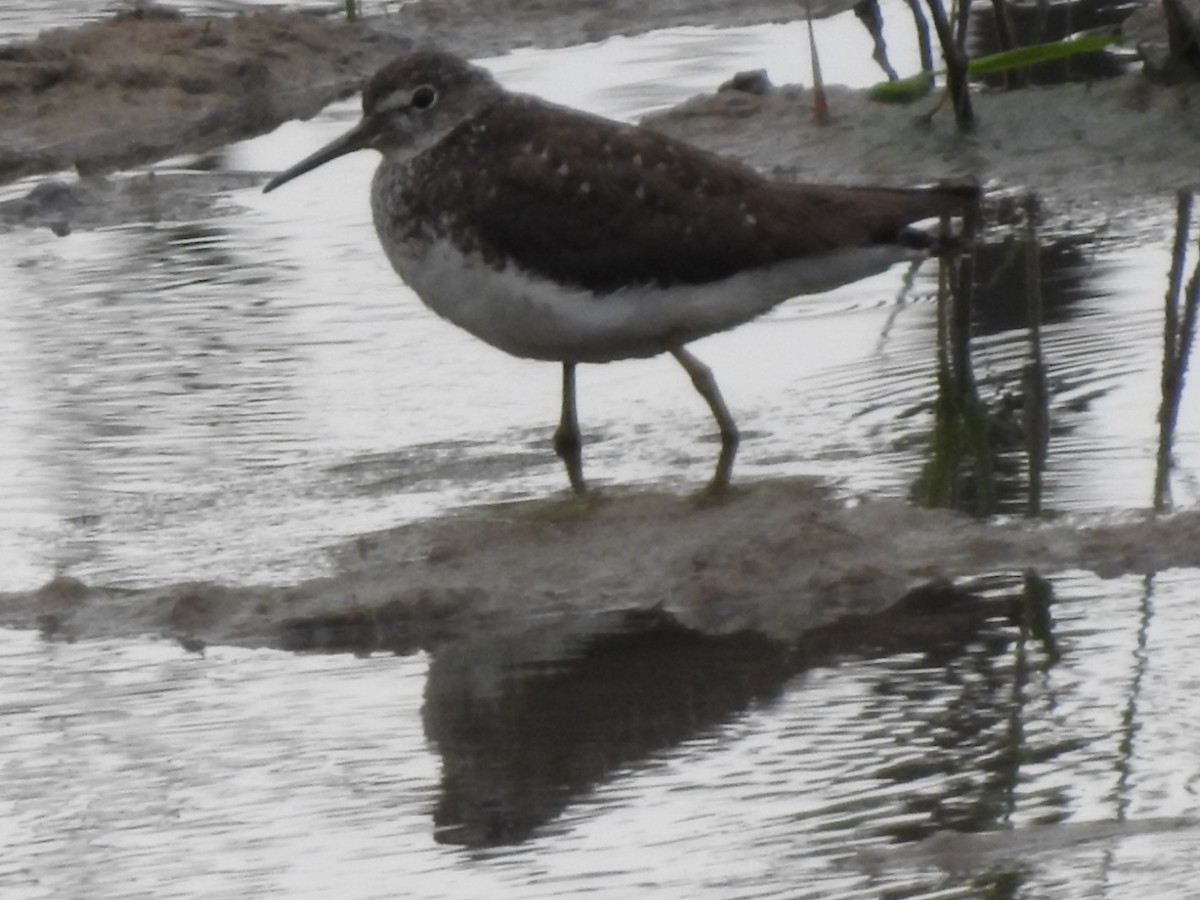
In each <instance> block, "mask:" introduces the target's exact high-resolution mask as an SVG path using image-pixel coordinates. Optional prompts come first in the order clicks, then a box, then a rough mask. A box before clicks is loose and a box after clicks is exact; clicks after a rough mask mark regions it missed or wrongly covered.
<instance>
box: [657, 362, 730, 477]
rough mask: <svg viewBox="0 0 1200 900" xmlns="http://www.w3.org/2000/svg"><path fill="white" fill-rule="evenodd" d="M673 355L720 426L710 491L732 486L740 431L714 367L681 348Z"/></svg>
mask: <svg viewBox="0 0 1200 900" xmlns="http://www.w3.org/2000/svg"><path fill="white" fill-rule="evenodd" d="M671 355H672V356H674V357H675V358H676V359H677V360H679V364H680V365H681V366H683V369H684V371H685V372H687V373H688V375H689V376H690V377H691V379H692V384H693V385H695V386H696V390H698V391H699V392H700V396H701V397H703V398H704V399H705V401H706V402H707V403H708V408H709V409H711V410H712V414H713V418H714V419H716V420H717V427H718V428H720V429H721V455H720V457H719V458H718V459H717V468H716V471H715V472H713V477H712V481H710V482H709V483H708V486H709V489H710V490H720V489H721V488H724V487H727V486H728V485H729V475H730V473H731V472H732V471H733V459H734V457H735V456H737V448H738V430H737V425H735V424H734V422H733V416H731V415H730V414H729V408H728V407H727V406H726V405H725V401H724V400H723V399H721V392H720V391H719V390H718V389H717V380H716V379H715V378H713V373H712V370H711V369H709V367H708V366H706V365H705V364H704V363H702V362H700V360H698V359H696V357H694V356H692V354H690V353H688V352H687V351H686V350H684V349H683V348H682V347H672V348H671Z"/></svg>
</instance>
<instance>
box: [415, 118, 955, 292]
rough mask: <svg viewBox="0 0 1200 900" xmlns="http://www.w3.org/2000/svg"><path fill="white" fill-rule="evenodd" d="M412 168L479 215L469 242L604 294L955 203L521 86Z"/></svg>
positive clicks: (846, 235)
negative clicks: (610, 114)
mask: <svg viewBox="0 0 1200 900" xmlns="http://www.w3.org/2000/svg"><path fill="white" fill-rule="evenodd" d="M416 177H417V178H418V179H419V180H420V182H421V183H422V184H423V186H424V190H423V194H424V195H425V197H426V198H427V202H432V203H437V202H439V201H438V200H437V199H436V198H438V197H445V198H449V197H451V196H453V200H454V202H453V204H450V203H449V202H446V203H445V204H444V206H445V208H447V209H448V208H451V207H453V209H454V210H455V212H454V213H453V215H455V216H456V217H457V216H461V217H462V221H464V222H470V223H471V225H472V226H473V227H472V231H473V235H472V240H474V241H476V242H477V243H478V246H475V247H472V248H469V249H476V250H479V251H481V252H483V253H484V255H485V256H488V257H491V258H493V259H495V260H496V261H500V260H509V261H512V262H514V263H515V264H516V265H518V266H520V267H521V268H523V269H526V270H529V271H532V272H536V273H539V274H541V275H544V276H546V277H548V278H552V279H555V280H557V281H559V282H562V283H564V284H574V285H578V286H580V287H584V288H587V289H590V290H593V291H595V292H597V293H601V294H603V293H609V292H612V291H615V290H618V289H620V288H622V287H627V286H631V285H638V284H657V285H661V286H669V285H677V284H703V283H707V282H712V281H718V280H721V279H724V278H727V277H729V276H731V275H734V274H736V273H738V272H741V271H744V270H747V269H754V268H758V267H763V266H769V265H771V264H772V263H775V262H779V261H782V260H788V259H795V258H797V257H803V256H808V255H814V254H819V253H822V252H823V251H828V250H831V249H835V248H840V247H846V246H853V245H868V244H874V243H881V242H891V241H895V240H896V239H897V236H898V234H899V232H900V231H901V230H902V229H903V228H904V226H905V225H907V224H909V223H911V222H913V221H916V220H918V219H923V218H927V217H929V216H933V215H937V214H939V213H942V212H949V211H951V210H952V209H954V208H956V207H957V205H958V204H961V198H959V197H955V196H950V195H945V196H944V195H942V194H939V193H938V192H930V191H891V190H881V189H854V188H840V187H826V186H805V185H786V184H780V183H776V182H771V181H768V180H766V179H764V178H762V177H761V176H759V175H757V174H756V173H755V172H753V171H752V170H750V169H748V168H746V167H744V166H742V165H740V164H738V163H735V162H733V161H730V160H727V159H724V158H721V157H718V156H714V155H712V154H708V153H705V152H703V151H700V150H697V149H695V148H693V147H690V146H688V145H687V144H683V143H681V142H679V141H675V140H673V139H671V138H668V137H665V136H663V135H660V134H658V133H656V132H653V131H650V130H647V129H642V128H633V127H630V126H623V125H620V124H618V123H615V122H611V121H608V120H606V119H600V118H596V117H592V116H588V115H585V114H581V113H578V112H576V111H574V110H568V109H564V108H561V107H555V106H551V105H549V104H545V103H543V102H542V101H538V100H536V99H534V98H527V97H510V98H504V99H503V100H501V101H499V102H498V103H496V104H494V105H493V106H492V107H490V108H489V109H488V110H486V111H485V112H484V113H483V114H481V115H480V116H479V117H477V118H476V119H475V120H473V121H472V122H471V123H468V125H466V126H464V127H463V128H461V129H460V130H459V131H458V132H456V133H454V134H452V135H451V136H449V137H448V138H447V139H446V140H445V141H443V143H442V144H441V145H439V146H438V147H437V148H435V149H434V150H433V151H431V152H430V153H428V154H425V156H424V157H423V158H422V159H421V160H420V161H419V163H418V171H417V173H416ZM426 212H431V211H426Z"/></svg>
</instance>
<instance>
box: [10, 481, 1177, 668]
mask: <svg viewBox="0 0 1200 900" xmlns="http://www.w3.org/2000/svg"><path fill="white" fill-rule="evenodd" d="M1195 566H1200V512H1197V511H1191V512H1185V513H1180V514H1177V515H1175V516H1171V517H1164V518H1145V519H1140V518H1139V519H1135V520H1130V521H1125V522H1120V523H1109V524H1103V525H1086V524H1084V525H1079V524H1075V523H1067V524H1029V523H1024V522H1014V523H1009V524H1003V523H1002V524H989V523H986V522H980V521H976V520H971V519H968V518H965V517H962V516H960V515H957V514H955V513H951V512H947V511H940V510H927V509H920V508H915V507H912V506H909V505H907V504H904V503H900V502H890V501H868V502H863V503H859V504H855V505H849V506H847V505H845V504H842V503H840V502H838V501H836V500H835V499H833V498H832V496H831V495H830V494H829V493H828V492H827V491H826V490H824V489H822V488H819V487H816V486H813V485H812V484H809V483H807V482H782V483H769V484H768V483H763V484H756V485H750V486H738V487H735V488H734V489H732V490H731V491H730V492H729V494H728V496H727V497H726V498H725V499H724V500H722V501H721V502H711V501H707V500H704V499H700V498H695V497H677V496H664V495H612V496H606V497H599V498H595V499H592V500H586V501H581V500H576V499H574V498H569V499H549V500H546V501H543V502H540V503H533V504H528V503H527V504H517V505H514V506H512V507H493V508H489V509H481V510H474V511H470V512H467V513H464V514H462V515H460V516H456V517H451V518H447V519H443V520H439V521H431V522H425V523H417V524H414V525H408V526H404V527H401V528H398V529H395V530H394V531H389V532H384V533H380V534H375V535H369V536H364V537H361V538H359V539H358V540H357V541H356V542H354V543H353V544H351V545H349V546H347V547H345V548H343V549H342V550H341V551H339V552H338V556H337V566H336V570H335V571H336V574H334V575H332V576H330V577H326V578H321V579H317V580H313V581H310V582H306V583H303V584H300V585H297V586H294V587H225V586H219V585H210V584H187V585H174V586H168V587H164V588H161V589H152V590H138V591H118V590H106V589H103V588H94V587H90V586H87V585H83V584H81V583H79V582H76V581H73V580H70V579H58V580H55V581H53V582H51V583H50V584H47V585H46V586H44V587H43V588H42V589H40V590H38V591H35V592H30V593H27V594H8V595H4V596H3V597H0V609H2V610H3V612H2V613H0V615H2V622H0V624H4V625H9V626H14V627H26V628H28V627H40V628H42V630H43V631H44V632H46V633H47V634H49V635H52V636H54V637H58V638H68V639H69V638H85V637H103V636H114V635H126V636H127V635H135V634H140V633H154V634H170V635H175V636H179V637H182V638H186V639H188V640H194V641H198V642H219V643H232V644H239V645H245V646H269V647H279V646H290V647H295V648H303V647H305V646H314V647H316V646H321V647H328V645H329V643H330V641H335V638H336V635H335V634H334V632H336V631H337V630H338V629H350V630H351V631H353V630H355V629H357V630H358V631H359V632H363V631H370V630H371V629H378V630H381V632H383V631H387V630H389V629H390V630H391V631H392V632H393V634H392V639H389V640H385V639H384V638H383V637H382V636H381V637H379V639H378V641H377V642H378V643H379V644H380V645H386V646H389V647H392V648H399V647H402V646H406V645H407V646H410V647H413V648H415V647H419V646H431V645H434V644H437V643H439V642H441V641H443V640H446V639H451V638H456V637H461V636H463V635H465V634H470V633H472V632H473V631H475V630H477V629H480V628H484V627H485V626H486V630H487V631H488V632H489V633H494V632H495V630H496V629H498V628H504V627H518V625H519V627H520V628H521V629H523V630H525V629H528V628H529V627H530V625H531V624H537V623H538V622H539V621H540V622H547V621H550V620H553V619H556V618H563V619H570V620H576V621H578V622H579V623H580V624H579V625H578V627H580V628H584V629H586V628H588V627H589V626H588V625H587V621H588V620H589V619H591V618H595V617H597V616H598V615H599V614H601V613H611V612H613V611H628V610H639V609H641V610H648V609H661V610H665V611H666V612H669V613H670V614H672V615H673V616H674V617H676V618H677V619H678V620H679V621H680V622H682V623H683V624H685V625H687V626H689V627H691V628H695V629H697V630H699V631H701V632H704V633H708V634H725V633H730V632H734V631H739V630H744V629H749V630H753V631H757V632H760V633H762V634H765V635H767V636H769V637H771V638H773V639H778V640H784V641H788V642H794V641H795V640H797V639H798V638H799V637H800V636H801V635H803V634H804V633H806V632H809V631H811V630H812V629H814V628H817V627H819V626H822V625H826V624H828V623H830V622H833V621H836V620H838V619H840V618H843V617H845V616H847V615H851V614H865V613H873V612H878V611H880V610H882V609H884V608H885V607H887V606H889V605H890V604H892V603H894V602H895V601H896V600H897V599H898V598H900V597H901V596H902V595H904V594H905V593H906V592H907V591H909V590H911V589H913V588H914V587H917V586H920V585H924V584H928V583H929V582H931V581H935V580H937V579H945V578H951V579H952V578H955V577H959V576H970V575H978V574H982V573H986V572H992V571H1009V572H1011V571H1022V570H1025V569H1029V568H1033V569H1036V570H1038V571H1039V572H1041V573H1044V574H1049V573H1053V572H1056V571H1062V570H1068V569H1085V570H1091V571H1095V572H1097V573H1098V574H1100V575H1101V576H1103V577H1110V576H1117V575H1125V574H1130V573H1152V572H1156V571H1161V570H1163V569H1167V568H1177V567H1195ZM581 614H586V615H581ZM514 623H517V624H514ZM322 629H325V630H326V631H327V632H328V634H325V635H324V636H323V635H322V634H321V631H322ZM559 639H561V634H559V635H558V637H556V638H555V640H559ZM358 643H359V644H362V643H369V641H366V640H360V641H358ZM329 648H330V649H333V647H329Z"/></svg>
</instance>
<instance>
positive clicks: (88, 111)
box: [0, 10, 409, 182]
mask: <svg viewBox="0 0 1200 900" xmlns="http://www.w3.org/2000/svg"><path fill="white" fill-rule="evenodd" d="M408 47H409V44H408V42H406V41H403V40H401V39H399V38H396V37H394V36H391V35H388V34H386V33H384V32H377V31H373V30H371V29H369V28H365V27H361V26H359V27H356V26H349V25H345V24H339V23H334V22H323V21H320V20H318V19H314V18H311V17H306V16H297V15H286V14H283V13H275V12H263V13H257V14H255V15H248V16H235V17H232V18H200V19H188V18H184V17H183V16H181V15H179V14H178V13H173V12H170V11H168V10H149V11H142V12H136V13H128V14H124V15H118V16H116V17H114V18H112V19H108V20H106V21H102V22H96V23H93V24H91V25H87V26H85V27H83V28H78V29H56V30H54V31H49V32H44V33H43V34H42V35H41V36H40V37H39V38H38V40H37V41H35V42H33V43H31V44H28V45H15V46H8V47H4V48H0V98H3V103H0V134H2V135H3V138H2V139H0V182H3V181H11V180H13V179H16V178H20V177H22V176H25V175H33V174H38V173H42V172H50V171H58V170H69V169H76V170H77V171H78V172H79V173H80V174H81V175H88V174H94V173H98V172H106V171H112V170H114V169H118V168H124V167H127V166H131V165H135V164H137V163H144V162H150V161H153V160H157V159H162V158H163V157H166V156H171V155H174V154H177V153H181V152H185V151H188V152H203V151H205V150H209V149H212V148H213V147H218V146H221V145H222V144H227V143H229V142H230V141H234V140H238V139H240V138H244V137H249V136H252V135H256V134H262V133H264V132H266V131H268V130H270V129H272V128H274V127H276V126H277V125H279V124H281V123H283V122H286V121H288V120H290V119H296V118H307V117H309V116H312V115H314V114H315V113H316V112H317V111H319V110H320V109H321V108H322V107H324V106H325V105H327V104H328V103H330V102H331V101H333V100H334V99H337V98H338V97H344V96H348V95H349V94H351V93H353V92H354V91H355V90H357V88H358V85H359V83H360V82H361V80H362V78H363V76H364V75H366V74H368V73H370V72H371V71H373V70H374V69H375V68H377V67H378V66H379V65H381V64H382V63H383V62H384V61H386V60H387V59H390V58H391V57H393V56H395V55H396V54H397V53H400V52H403V51H404V50H405V49H407V48H408Z"/></svg>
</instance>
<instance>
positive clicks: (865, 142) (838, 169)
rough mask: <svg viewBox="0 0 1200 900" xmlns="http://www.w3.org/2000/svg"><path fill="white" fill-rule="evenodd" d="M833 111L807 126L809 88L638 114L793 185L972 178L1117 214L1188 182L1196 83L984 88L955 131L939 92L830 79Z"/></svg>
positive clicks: (1138, 80)
mask: <svg viewBox="0 0 1200 900" xmlns="http://www.w3.org/2000/svg"><path fill="white" fill-rule="evenodd" d="M829 93H830V107H831V109H832V111H833V115H834V119H833V122H832V124H831V125H829V126H820V125H818V124H816V122H815V121H814V119H813V115H812V98H811V92H810V91H808V90H806V89H804V88H802V87H799V86H785V87H782V88H779V89H774V90H771V91H768V92H767V93H766V94H765V95H762V96H759V95H755V94H750V93H744V92H738V91H723V92H720V93H716V94H712V95H708V96H702V97H696V98H694V99H692V100H690V101H688V102H686V103H684V104H682V105H680V106H679V107H677V108H675V109H673V110H670V111H668V112H665V113H663V114H661V115H657V116H653V117H651V118H650V119H649V120H648V124H651V125H652V126H653V127H655V128H657V129H659V130H662V131H665V132H667V133H668V134H671V135H674V136H675V137H680V138H683V139H685V140H689V141H692V142H694V143H696V144H699V145H701V146H704V147H706V148H707V149H710V150H714V151H716V152H718V153H726V154H730V155H735V156H738V157H740V158H741V159H743V160H745V161H747V162H749V163H750V164H751V165H753V166H756V167H758V168H760V169H762V170H764V171H768V172H773V173H775V174H777V175H779V176H780V177H784V178H788V179H794V180H801V181H818V182H819V181H833V182H836V181H851V180H860V181H866V182H872V183H876V182H877V183H886V184H896V185H905V184H913V183H915V182H922V181H925V182H928V181H936V180H940V179H947V178H950V179H953V178H974V179H978V180H979V182H980V183H982V184H984V185H987V186H989V187H991V188H997V189H1001V190H1012V191H1020V190H1031V191H1035V192H1037V193H1038V194H1039V196H1040V197H1041V198H1042V199H1043V201H1044V202H1045V204H1046V206H1047V207H1048V208H1049V209H1050V210H1051V211H1057V212H1058V214H1059V215H1067V214H1070V215H1079V214H1083V215H1088V214H1095V213H1097V212H1105V213H1108V212H1115V211H1122V210H1125V209H1128V208H1129V207H1130V206H1131V205H1137V204H1140V203H1144V202H1146V201H1147V200H1151V201H1154V200H1157V199H1159V198H1162V197H1163V196H1170V195H1171V194H1173V193H1174V192H1175V191H1176V190H1178V189H1179V188H1182V187H1187V186H1189V185H1194V184H1196V182H1197V172H1196V156H1195V152H1196V151H1195V148H1196V145H1197V142H1200V119H1197V117H1196V115H1195V113H1194V111H1195V109H1196V108H1197V106H1198V105H1200V84H1197V83H1185V84H1177V85H1171V86H1166V85H1158V84H1154V83H1152V82H1150V81H1148V80H1147V79H1146V78H1144V77H1143V76H1142V75H1141V74H1138V73H1131V74H1128V75H1124V76H1121V77H1119V78H1115V79H1112V80H1109V81H1101V82H1096V83H1093V84H1064V85H1059V86H1055V87H1031V88H1027V89H1024V90H1019V91H1008V92H1005V91H982V92H979V93H978V94H977V95H975V97H974V103H975V110H976V114H977V116H978V128H977V131H976V132H975V133H974V134H970V135H962V134H959V133H958V132H957V131H956V130H955V127H954V121H953V116H952V115H951V112H950V110H949V109H945V108H944V109H940V110H939V111H938V112H936V113H935V114H934V115H933V116H932V118H930V116H929V115H928V113H929V112H930V111H931V110H933V109H934V107H935V104H936V100H935V98H930V99H928V100H924V101H921V102H919V103H917V104H914V105H912V106H897V105H892V104H886V103H877V102H874V101H871V100H869V99H868V98H867V97H866V95H865V94H864V93H863V92H861V91H853V90H849V89H846V88H840V87H837V86H834V87H833V88H831V89H830V92H829Z"/></svg>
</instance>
